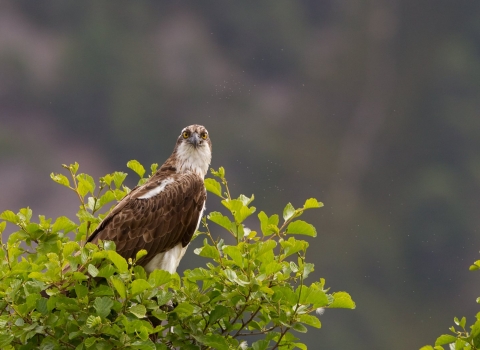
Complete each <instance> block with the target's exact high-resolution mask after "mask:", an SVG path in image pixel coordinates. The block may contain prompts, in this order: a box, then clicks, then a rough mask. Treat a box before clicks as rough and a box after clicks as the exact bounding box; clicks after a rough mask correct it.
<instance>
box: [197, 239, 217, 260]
mask: <svg viewBox="0 0 480 350" xmlns="http://www.w3.org/2000/svg"><path fill="white" fill-rule="evenodd" d="M203 243H204V246H203V247H200V248H197V249H195V250H194V251H193V252H194V253H195V254H197V255H200V256H203V257H204V258H210V259H214V260H218V259H219V258H220V253H219V252H218V250H217V248H215V247H214V246H211V245H209V244H208V243H207V240H205V241H204V242H203Z"/></svg>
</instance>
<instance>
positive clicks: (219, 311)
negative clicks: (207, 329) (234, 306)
mask: <svg viewBox="0 0 480 350" xmlns="http://www.w3.org/2000/svg"><path fill="white" fill-rule="evenodd" d="M228 314H229V309H228V308H226V307H225V306H223V305H217V306H215V309H213V311H212V312H211V313H210V316H209V318H208V323H209V324H214V323H215V322H217V321H218V320H219V319H221V318H223V317H225V316H226V315H228Z"/></svg>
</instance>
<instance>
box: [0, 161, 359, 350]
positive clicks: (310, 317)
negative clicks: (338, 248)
mask: <svg viewBox="0 0 480 350" xmlns="http://www.w3.org/2000/svg"><path fill="white" fill-rule="evenodd" d="M127 166H128V167H129V168H130V169H132V170H133V171H134V172H135V173H136V174H137V175H138V176H139V180H138V184H139V185H140V184H142V183H144V182H145V181H146V180H147V178H146V177H144V176H145V174H146V170H145V168H144V167H143V166H142V165H141V164H140V163H139V162H137V161H130V162H128V164H127ZM157 167H158V166H157V165H156V164H153V165H152V166H151V167H150V170H151V173H152V174H153V173H154V172H155V171H156V169H157ZM64 168H65V169H67V170H68V173H69V176H70V179H69V178H68V177H67V176H65V175H63V174H52V175H51V177H52V179H53V180H54V181H55V182H57V183H59V184H61V185H63V186H65V187H67V188H69V190H71V191H74V192H75V193H76V196H77V197H78V199H79V202H80V208H79V210H78V212H77V215H76V216H77V218H76V220H72V219H69V218H67V217H59V218H57V219H55V220H52V219H47V218H45V217H44V216H42V215H40V216H39V217H38V221H36V222H35V221H34V220H33V219H32V218H33V215H32V211H31V210H30V209H29V208H23V209H21V210H20V211H19V212H18V213H14V212H12V211H9V210H7V211H5V212H3V213H1V214H0V219H1V220H3V221H0V238H1V232H2V231H4V229H5V228H6V225H7V222H8V223H10V224H13V225H15V226H16V227H17V228H18V230H17V231H16V232H14V233H13V234H12V235H10V237H9V238H8V240H7V242H6V243H4V242H3V241H1V240H0V244H1V249H0V348H2V349H7V350H10V349H19V348H22V349H31V348H45V349H46V348H48V349H64V348H75V349H78V350H81V349H148V350H150V349H164V350H166V349H168V348H172V347H174V348H181V349H187V350H189V349H192V350H193V349H206V350H208V349H219V350H228V349H240V348H241V349H254V350H267V349H294V348H299V349H306V346H305V345H304V344H303V343H302V342H301V341H300V340H299V339H298V338H297V337H296V336H295V333H294V332H297V333H304V332H306V331H307V328H306V326H310V327H314V328H320V327H321V323H320V320H319V319H318V317H317V316H315V314H314V312H315V310H316V309H317V308H320V307H321V308H354V307H355V304H354V302H353V301H352V300H351V298H350V296H349V295H348V294H347V293H345V292H337V293H329V292H328V289H326V288H325V281H324V280H323V279H320V280H319V281H316V282H313V283H311V284H306V283H305V280H306V279H307V278H308V276H309V274H310V273H311V272H312V271H313V269H314V266H313V264H311V263H308V262H306V261H307V260H306V259H307V254H306V253H307V249H308V246H309V244H308V242H306V241H304V240H302V239H299V238H298V237H301V236H307V237H308V236H309V237H315V236H316V234H317V232H316V230H315V228H314V227H313V225H311V224H309V223H307V222H306V221H302V220H299V219H298V218H299V216H301V215H303V214H304V213H305V211H307V210H309V209H315V208H320V207H321V206H322V205H323V204H322V203H320V202H318V201H317V200H316V199H313V198H312V199H308V200H307V201H306V202H305V203H304V205H303V206H302V207H300V208H295V207H293V205H292V204H290V203H289V204H287V206H286V207H285V209H284V210H283V213H282V217H283V222H282V223H280V217H279V216H278V215H276V214H274V215H271V216H268V215H267V214H266V213H265V212H264V211H260V212H259V213H258V215H257V217H258V224H257V226H256V227H252V228H250V227H247V226H246V225H245V220H246V219H247V218H248V217H250V216H251V215H253V214H254V213H255V212H256V208H255V207H253V206H252V205H251V204H252V202H253V200H254V196H253V195H252V196H251V197H246V196H244V195H239V196H238V197H233V196H232V195H233V194H232V192H231V191H230V189H229V188H228V182H227V180H226V178H225V170H224V169H223V168H220V169H219V170H218V171H212V175H213V178H208V179H206V180H205V186H206V188H207V190H208V191H209V192H210V193H212V194H214V195H216V196H218V197H219V199H220V201H221V203H222V205H223V207H224V208H225V212H224V213H220V212H211V213H209V214H208V215H207V216H206V217H205V218H204V219H203V220H202V222H203V227H204V231H205V232H197V233H196V234H195V235H194V238H196V237H199V236H202V235H205V239H204V240H203V246H202V247H200V248H198V249H196V250H194V252H195V253H196V254H198V255H200V256H201V257H204V258H206V259H207V260H206V264H205V266H202V267H197V268H195V269H192V270H186V271H184V273H183V275H182V276H181V277H180V276H179V275H178V274H176V273H175V274H173V275H172V274H170V273H168V272H166V271H161V270H155V271H153V272H152V273H150V275H147V273H146V272H145V270H144V269H143V267H141V266H138V265H136V261H138V260H139V259H140V258H141V257H142V256H144V255H145V254H147V252H146V251H139V252H138V253H137V255H136V258H135V259H129V260H128V261H127V260H125V259H124V258H122V257H121V256H120V255H119V254H118V253H116V251H115V245H114V244H113V243H112V242H108V241H105V242H99V244H98V245H95V244H92V243H87V244H84V243H82V242H84V241H85V239H86V237H88V235H89V233H90V232H91V231H92V230H93V229H94V228H95V226H96V225H97V224H98V223H99V222H100V221H101V220H102V218H103V217H104V216H105V215H106V214H107V212H108V208H109V207H110V208H111V207H112V206H113V205H115V203H116V202H117V201H119V200H121V199H122V198H123V197H124V196H125V195H126V194H127V193H128V192H129V191H130V189H129V188H128V187H126V186H124V185H123V182H124V180H125V178H126V176H127V174H126V173H124V172H114V173H111V174H107V175H105V176H103V177H101V178H100V180H99V181H98V183H96V182H95V181H94V179H93V178H92V177H91V176H89V175H87V174H83V173H78V170H79V166H78V164H77V163H74V164H71V165H68V166H66V165H64ZM209 200H212V199H211V198H209ZM101 212H103V214H102V213H101ZM211 223H213V224H214V225H211ZM202 230H203V229H202ZM225 231H226V232H228V233H229V235H227V236H228V237H225V236H226V235H225V233H226V232H225ZM230 235H231V236H233V237H234V239H233V240H232V239H231V238H230ZM70 236H74V237H73V240H72V239H71V238H70ZM217 237H218V238H217ZM221 237H223V238H221ZM230 241H234V243H233V244H231V243H229V242H230ZM23 242H25V243H26V245H27V247H30V248H29V249H28V250H27V249H25V248H24V246H23V245H22V244H23ZM67 265H68V266H70V268H69V269H68V270H64V268H65V266H67ZM169 305H175V306H176V307H174V308H173V307H170V306H169ZM252 336H256V338H255V340H254V341H253V342H252V340H251V339H252ZM259 336H260V338H258V337H259Z"/></svg>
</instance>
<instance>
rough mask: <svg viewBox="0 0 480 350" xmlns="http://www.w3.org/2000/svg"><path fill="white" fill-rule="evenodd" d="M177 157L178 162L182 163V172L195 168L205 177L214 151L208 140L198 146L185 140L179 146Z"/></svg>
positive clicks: (194, 169) (195, 170)
mask: <svg viewBox="0 0 480 350" xmlns="http://www.w3.org/2000/svg"><path fill="white" fill-rule="evenodd" d="M177 158H178V163H177V164H180V169H179V171H180V172H182V173H183V172H185V171H187V170H193V171H194V172H196V173H197V174H198V175H200V176H201V177H204V176H205V174H206V173H207V171H208V166H209V165H210V162H211V160H212V151H211V150H210V146H209V145H208V143H206V142H204V143H203V144H202V145H201V146H199V147H197V148H195V147H193V146H192V145H189V144H188V143H186V142H183V143H181V144H180V146H178V149H177Z"/></svg>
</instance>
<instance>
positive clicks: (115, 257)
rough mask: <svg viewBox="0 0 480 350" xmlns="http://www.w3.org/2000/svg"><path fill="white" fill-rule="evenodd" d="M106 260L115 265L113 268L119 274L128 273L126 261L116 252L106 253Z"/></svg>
mask: <svg viewBox="0 0 480 350" xmlns="http://www.w3.org/2000/svg"><path fill="white" fill-rule="evenodd" d="M108 258H109V259H110V261H111V262H113V264H114V265H115V267H116V268H117V269H118V271H120V272H127V271H128V264H127V261H126V260H125V259H124V258H123V257H122V256H121V255H120V254H118V253H117V252H115V251H113V250H109V251H108Z"/></svg>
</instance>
